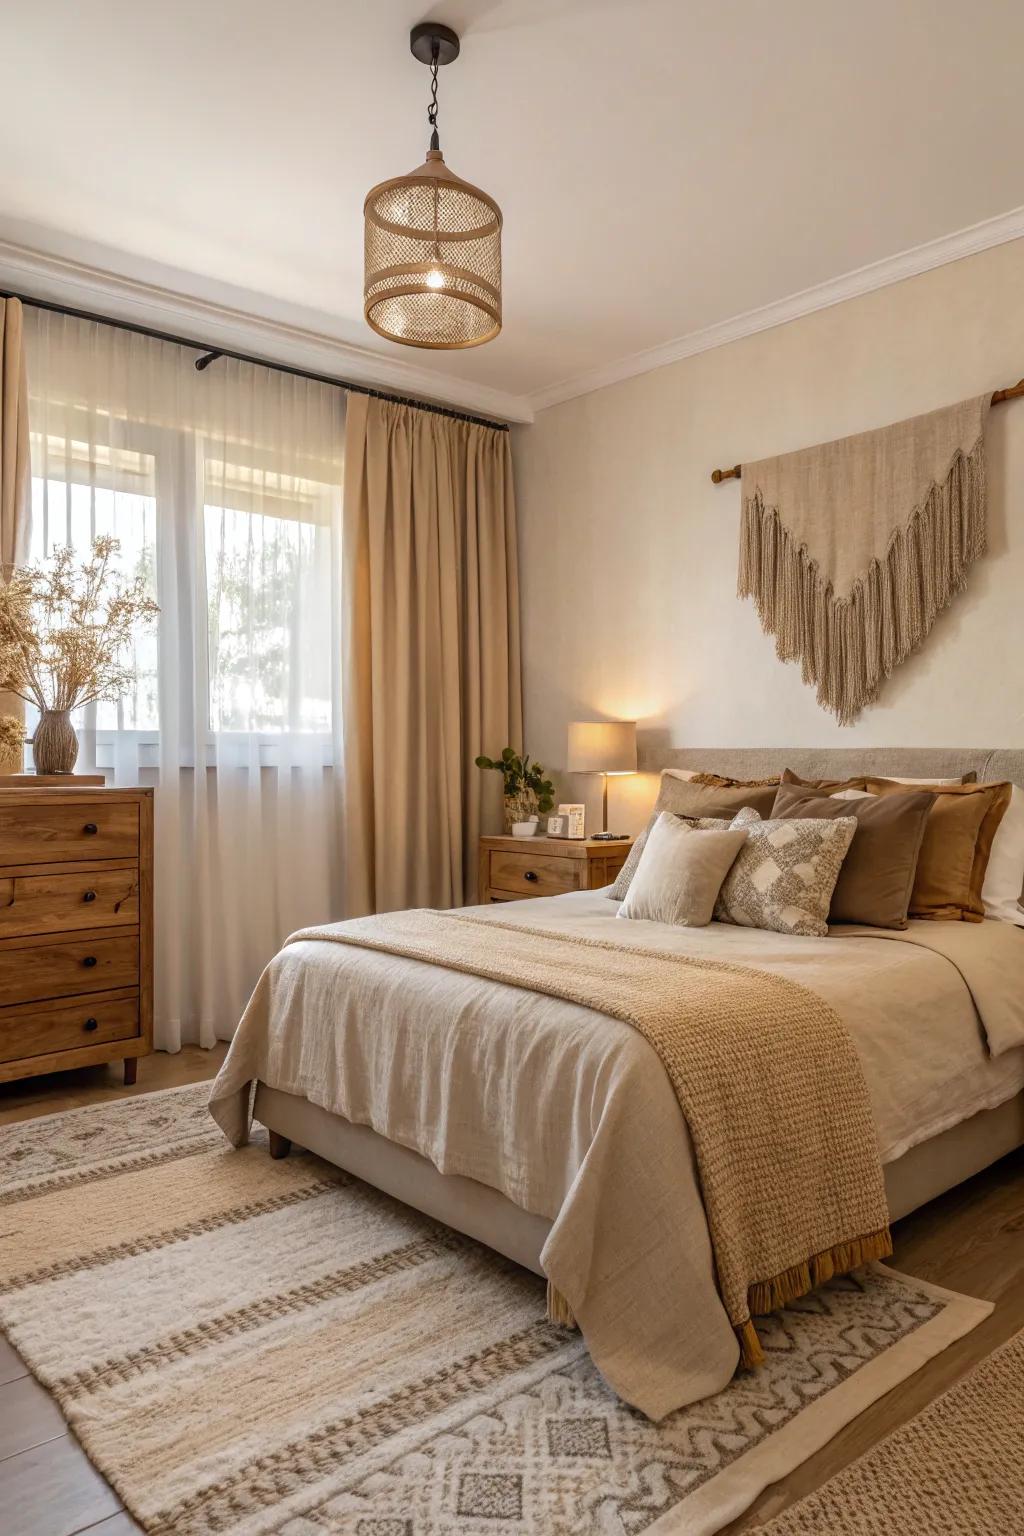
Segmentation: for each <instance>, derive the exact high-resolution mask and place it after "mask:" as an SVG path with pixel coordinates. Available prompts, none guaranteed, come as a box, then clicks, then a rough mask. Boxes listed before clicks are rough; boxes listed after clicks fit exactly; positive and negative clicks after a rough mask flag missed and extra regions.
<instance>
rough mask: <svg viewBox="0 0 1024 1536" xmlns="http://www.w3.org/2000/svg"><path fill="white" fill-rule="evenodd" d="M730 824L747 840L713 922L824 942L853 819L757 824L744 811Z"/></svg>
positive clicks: (756, 819) (758, 820) (752, 813)
mask: <svg viewBox="0 0 1024 1536" xmlns="http://www.w3.org/2000/svg"><path fill="white" fill-rule="evenodd" d="M732 825H733V827H737V828H739V827H742V828H743V829H744V830H745V831H746V833H747V841H746V843H745V844H744V845H743V847H742V848H741V849H740V852H739V856H738V857H737V859H736V862H735V864H734V865H733V866H732V869H731V870H730V871H729V873H728V874H727V875H726V877H725V884H724V885H723V886H722V889H721V891H720V892H719V896H718V901H717V902H716V903H715V920H716V922H719V923H736V924H738V926H739V927H741V928H768V929H770V930H771V931H772V932H773V933H793V934H800V935H802V936H804V937H807V938H823V937H824V936H825V934H826V933H827V932H828V909H829V905H830V903H831V901H832V892H833V891H834V890H835V885H836V881H837V880H838V879H839V871H840V869H841V868H842V866H843V860H844V858H845V857H846V850H847V849H848V848H849V846H850V843H851V842H852V841H853V834H854V833H855V832H856V830H857V822H856V820H855V818H854V817H852V816H840V817H839V818H838V819H837V820H836V821H811V820H799V819H795V820H793V821H782V820H778V821H775V820H771V821H762V820H761V818H760V817H759V816H758V814H757V812H756V811H752V810H749V809H745V810H742V811H740V812H739V813H738V815H736V816H735V817H734V818H733V821H732Z"/></svg>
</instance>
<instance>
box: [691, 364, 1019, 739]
mask: <svg viewBox="0 0 1024 1536" xmlns="http://www.w3.org/2000/svg"><path fill="white" fill-rule="evenodd" d="M1018 388H1021V386H1018ZM1022 392H1024V389H1022ZM1010 393H1011V392H1010V391H1008V390H1007V391H999V394H998V396H995V397H993V396H992V395H990V394H987V395H981V396H979V397H978V398H977V399H974V400H965V401H963V402H961V404H959V405H953V406H949V407H947V408H946V409H944V410H941V411H931V412H929V414H928V415H926V416H916V417H914V418H913V419H912V420H910V421H901V422H898V423H897V424H896V425H895V426H891V427H883V428H881V429H880V430H879V431H875V432H861V433H858V434H857V435H856V436H855V437H844V438H841V439H840V440H839V441H838V442H834V443H823V444H821V445H820V446H819V447H816V448H805V449H803V450H802V451H800V452H799V453H788V454H784V455H782V456H781V457H780V458H774V459H762V460H761V461H760V462H758V463H754V464H744V465H742V467H741V466H739V465H737V467H736V469H735V470H716V471H715V473H714V475H713V476H712V479H714V480H715V481H716V482H717V481H718V480H722V479H728V478H732V477H733V476H736V475H738V476H739V477H740V478H741V479H742V484H743V511H742V521H741V526H740V556H739V580H738V591H739V595H740V596H741V597H752V598H753V599H754V602H755V604H756V606H757V611H758V614H759V616H760V619H761V623H762V625H763V627H764V629H765V631H766V632H767V633H768V634H770V635H772V636H774V638H775V649H776V651H777V653H778V655H779V657H780V659H781V660H782V661H799V662H800V664H801V667H802V670H803V679H804V682H805V683H808V684H810V685H811V686H812V687H814V688H816V689H817V696H818V703H819V704H820V705H821V706H822V708H823V709H828V710H831V711H832V713H833V714H835V715H836V716H837V718H838V720H839V722H840V724H841V725H849V724H850V723H851V721H853V720H855V719H856V718H857V716H858V715H859V714H860V711H861V710H862V709H863V708H864V706H865V705H866V704H870V703H871V702H872V700H873V699H874V698H875V697H876V696H877V694H878V691H879V688H880V687H881V685H882V683H883V682H884V680H885V679H886V678H887V677H888V676H889V675H890V674H891V673H892V672H893V671H894V670H895V668H896V667H898V666H899V665H900V663H901V662H903V661H905V660H906V658H907V657H908V656H909V655H910V654H911V653H912V652H913V651H914V650H916V649H917V647H918V646H919V645H920V644H921V643H922V641H923V640H924V639H925V637H926V636H927V635H928V632H929V631H930V629H931V627H932V625H933V623H934V622H935V618H936V616H937V614H939V613H940V612H941V611H942V609H943V608H945V607H946V606H947V604H948V603H949V602H950V601H951V599H952V598H953V596H954V594H955V593H957V592H960V591H962V590H963V588H964V587H965V586H966V584H967V573H968V571H969V570H970V568H971V566H972V565H973V564H974V562H975V560H977V558H978V556H979V555H981V554H983V553H984V550H985V519H986V490H985V421H986V418H987V416H988V408H989V405H990V403H991V402H992V400H993V399H994V398H1009V396H1010ZM1014 393H1016V391H1014Z"/></svg>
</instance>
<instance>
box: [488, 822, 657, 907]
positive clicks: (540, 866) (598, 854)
mask: <svg viewBox="0 0 1024 1536" xmlns="http://www.w3.org/2000/svg"><path fill="white" fill-rule="evenodd" d="M632 846H633V839H632V838H631V837H629V838H623V840H622V841H621V842H615V843H606V842H604V841H601V842H598V841H597V840H596V839H594V838H592V837H588V838H580V839H579V840H571V839H569V838H561V837H482V838H481V839H480V879H479V888H478V893H477V900H478V901H481V902H487V901H524V900H526V899H528V898H529V897H531V896H561V895H562V894H563V893H564V892H565V891H596V890H598V889H599V887H601V886H602V885H610V884H611V882H612V881H613V880H614V879H615V876H616V875H617V874H618V872H619V870H620V869H621V868H622V866H623V864H624V863H625V862H626V855H627V853H628V852H629V850H630V848H632Z"/></svg>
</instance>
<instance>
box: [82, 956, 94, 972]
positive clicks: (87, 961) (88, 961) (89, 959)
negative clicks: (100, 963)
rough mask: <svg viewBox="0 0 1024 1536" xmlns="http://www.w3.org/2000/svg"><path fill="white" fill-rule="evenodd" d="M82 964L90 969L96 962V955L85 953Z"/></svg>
mask: <svg viewBox="0 0 1024 1536" xmlns="http://www.w3.org/2000/svg"><path fill="white" fill-rule="evenodd" d="M82 964H83V965H84V966H86V967H87V968H88V969H89V970H91V969H92V967H93V966H94V965H95V964H96V956H95V955H86V957H85V959H84V960H83V961H82Z"/></svg>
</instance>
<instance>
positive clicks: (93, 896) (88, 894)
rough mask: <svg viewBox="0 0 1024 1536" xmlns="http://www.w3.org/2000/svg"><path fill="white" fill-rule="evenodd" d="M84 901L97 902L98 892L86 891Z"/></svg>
mask: <svg viewBox="0 0 1024 1536" xmlns="http://www.w3.org/2000/svg"><path fill="white" fill-rule="evenodd" d="M82 900H83V901H95V900H96V892H95V891H86V892H85V895H84V896H83V897H82Z"/></svg>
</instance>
